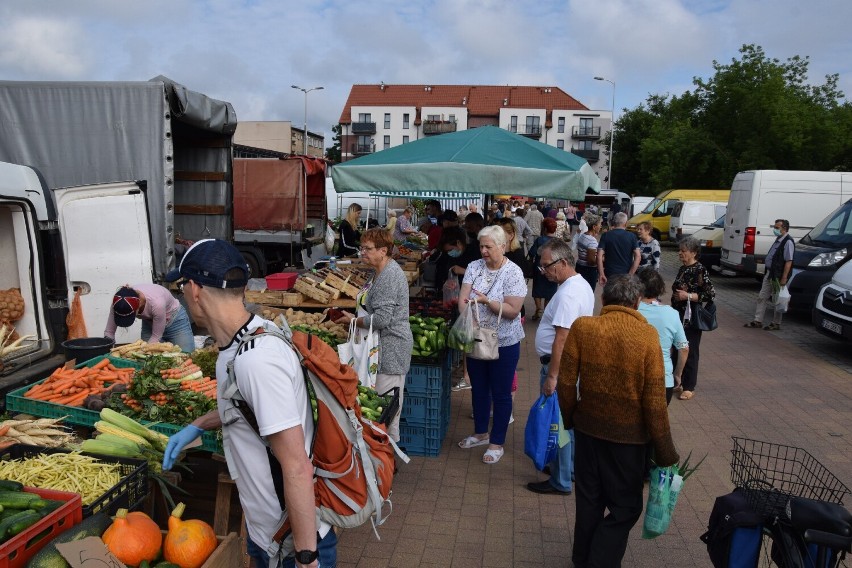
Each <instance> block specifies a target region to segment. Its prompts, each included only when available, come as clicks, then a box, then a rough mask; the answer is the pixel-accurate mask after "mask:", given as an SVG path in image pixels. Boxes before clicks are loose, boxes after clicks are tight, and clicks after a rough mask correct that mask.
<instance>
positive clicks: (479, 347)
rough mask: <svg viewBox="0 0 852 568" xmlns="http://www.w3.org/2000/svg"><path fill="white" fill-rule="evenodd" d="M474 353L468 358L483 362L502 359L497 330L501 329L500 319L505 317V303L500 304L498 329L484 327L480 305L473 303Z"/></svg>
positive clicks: (469, 354)
mask: <svg viewBox="0 0 852 568" xmlns="http://www.w3.org/2000/svg"><path fill="white" fill-rule="evenodd" d="M472 309H473V326H474V327H473V351H471V352H470V353H468V354H467V356H468V357H472V358H473V359H479V360H481V361H495V360H497V359H499V358H500V345H499V343H498V337H497V330H498V329H500V319H501V318H502V317H503V302H500V311H499V312H498V314H497V327H495V328H494V329H492V328H490V327H483V326H482V325H480V323H479V304H478V302H477V301H476V300H474V302H473V307H472Z"/></svg>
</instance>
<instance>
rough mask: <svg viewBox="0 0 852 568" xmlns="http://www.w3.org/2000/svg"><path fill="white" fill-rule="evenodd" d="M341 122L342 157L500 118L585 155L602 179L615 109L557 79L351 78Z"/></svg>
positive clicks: (498, 121) (509, 126)
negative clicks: (407, 81)
mask: <svg viewBox="0 0 852 568" xmlns="http://www.w3.org/2000/svg"><path fill="white" fill-rule="evenodd" d="M340 125H341V136H340V140H341V148H340V149H341V159H342V161H344V162H345V161H347V160H351V159H353V158H357V157H358V156H362V155H364V154H370V153H372V152H379V151H381V150H384V149H385V148H390V147H392V146H398V145H400V144H405V143H407V142H413V141H414V140H419V139H420V138H423V137H426V136H435V135H439V134H444V133H447V132H455V131H457V130H466V129H468V128H476V127H478V126H499V127H500V128H505V129H506V130H510V131H512V132H517V133H518V134H520V135H522V136H527V137H529V138H533V139H535V140H538V141H540V142H542V143H543V144H549V145H551V146H555V147H556V148H559V149H562V150H565V151H566V152H573V153H574V154H577V155H578V156H581V157H583V158H585V159H586V160H588V162H589V164H590V165H591V166H592V168H593V169H594V170H595V171H596V172H597V174H598V176H599V177H600V178H601V180H606V178H607V165H608V155H607V153H606V150H605V148H602V147H601V145H600V142H601V139H602V137H603V136H605V135H606V133H607V132H609V130H610V129H611V128H612V112H611V110H605V111H598V110H591V109H589V108H587V107H586V106H585V105H583V104H582V103H580V102H579V101H578V100H576V99H575V98H573V97H572V96H571V95H569V94H568V93H566V92H565V91H563V90H562V89H560V88H558V87H528V86H518V87H511V86H502V87H501V86H491V85H386V84H384V83H380V84H378V85H353V86H352V90H351V91H350V92H349V98H348V99H347V100H346V106H345V107H344V108H343V112H342V113H341V115H340ZM602 185H603V186H604V187H609V184H608V183H607V182H606V181H605V182H604V183H603V184H602Z"/></svg>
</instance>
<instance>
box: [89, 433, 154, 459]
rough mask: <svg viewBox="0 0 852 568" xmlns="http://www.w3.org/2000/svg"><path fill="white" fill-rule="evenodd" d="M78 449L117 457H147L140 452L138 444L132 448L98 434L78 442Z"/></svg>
mask: <svg viewBox="0 0 852 568" xmlns="http://www.w3.org/2000/svg"><path fill="white" fill-rule="evenodd" d="M80 449H81V450H83V451H84V452H89V453H92V454H101V455H105V456H114V457H118V458H134V459H143V460H147V459H148V456H146V455H145V454H144V453H143V452H142V450H141V448H140V447H139V446H138V445H137V446H136V447H135V449H134V448H131V447H129V446H127V445H126V444H122V443H117V442H115V441H114V440H103V439H102V436H98V437H97V438H92V439H90V440H83V443H82V444H80Z"/></svg>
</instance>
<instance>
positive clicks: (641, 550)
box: [338, 246, 852, 568]
mask: <svg viewBox="0 0 852 568" xmlns="http://www.w3.org/2000/svg"><path fill="white" fill-rule="evenodd" d="M677 267H678V260H677V256H676V251H675V249H674V247H668V246H666V247H664V250H663V265H662V274H663V276H664V278H665V279H666V282H667V284H669V285H670V284H671V281H672V279H673V278H674V275H675V274H676V271H677ZM712 279H713V283H714V285H715V287H716V292H717V297H716V298H717V304H718V307H719V309H718V320H719V328H718V329H717V330H715V331H713V332H708V333H705V334H704V337H703V339H702V345H701V362H700V372H699V382H698V387H697V389H696V391H695V393H696V394H695V397H694V398H693V399H692V400H690V401H680V400H677V399H675V400H673V401H672V403H671V405H670V407H669V415H670V422H671V428H672V434H673V437H674V440H675V442H676V444H677V447H678V450H679V452H680V453H681V456H682V457H684V456H686V455H687V454H688V453H689V452H692V455H693V463H695V461H696V459H697V458H701V457H703V456H705V455H706V459H705V461H704V463H703V464H702V465H701V467H700V469H699V471H698V472H697V473H696V474H695V475H693V476H692V477H691V478H689V479H688V480H687V482H686V484H685V486H684V489H683V491H682V493H681V496H680V498H679V500H678V504H677V508H676V509H675V513H674V518H673V521H672V524H671V526H670V528H669V530H668V532H667V533H666V534H665V535H663V536H661V537H658V538H656V539H654V540H643V539H642V538H641V525H642V520H641V519H640V520H639V522H638V523H637V525H636V527H635V528H634V530H633V531H632V533H631V537H630V541H629V544H628V550H627V553H626V555H625V557H624V563H623V565H624V566H637V567H638V566H642V567H644V566H648V567H652V566H653V567H660V566H671V567H683V566H711V564H710V561H709V558H708V557H707V552H706V548H705V546H704V544H703V543H702V542H701V541H700V540H699V536H700V535H701V534H702V533H703V532H704V531H705V530H706V526H707V520H708V518H709V516H710V510H711V509H712V506H713V501H714V499H715V498H716V497H717V496H719V495H723V494H726V493H728V492H730V491H731V490H732V489H733V483H732V481H731V465H730V464H731V450H732V447H733V442H732V440H731V437H732V436H738V437H743V438H748V439H754V440H760V441H765V442H770V443H774V444H784V445H789V446H796V447H802V448H805V449H807V451H809V452H810V453H811V454H812V455H813V457H814V458H816V459H817V460H818V461H819V462H821V463H822V464H824V465H825V466H826V467H827V468H828V470H830V471H831V472H833V474H834V475H836V476H837V477H838V478H839V479H840V481H841V482H843V483H845V484H846V486H852V404H850V403H852V374H850V370H852V349H850V348H849V347H850V346H849V345H847V344H844V343H840V342H837V341H835V340H832V339H831V338H828V337H825V336H823V335H821V334H819V333H818V332H817V331H816V330H815V329H814V328H813V326H812V325H811V324H810V316H809V315H797V314H792V315H788V316H786V317H785V318H784V321H783V324H782V329H781V330H780V331H777V332H769V331H763V330H762V329H747V328H744V327H743V324H744V323H746V322H748V321H750V320H751V319H752V317H753V315H754V314H753V310H754V301H755V298H756V296H757V292H758V289H759V283H758V282H757V281H755V280H754V279H753V278H741V277H726V276H722V275H720V274H713V275H712ZM599 295H600V291H598V297H599ZM527 302H528V303H527V310H528V311H529V310H530V308H531V306H532V300H531V299H529V298H528V300H527ZM529 313H532V311H529ZM769 317H770V315H769V314H768V313H767V317H766V319H767V320H768V319H769ZM535 328H536V322H532V321H531V320H529V319H528V320H527V322H526V325H525V330H526V333H527V338H526V339H525V340H524V342H523V343H522V346H521V347H522V350H521V361H520V363H519V365H518V383H519V388H518V392H517V395H516V399H515V422H514V424H512V425H511V426H510V427H509V434H508V437H507V440H506V445H505V449H506V454H505V456H504V457H503V459H502V460H501V461H500V462H499V463H497V464H495V465H486V464H483V463H482V461H481V458H482V453H483V451H484V448H481V447H480V448H474V449H472V450H463V449H460V448H459V447H458V446H457V445H456V444H457V442H458V441H459V440H461V439H463V438H464V437H465V436H467V435H469V434H471V433H472V432H473V430H472V428H473V421H472V420H471V419H470V412H471V410H470V408H471V406H470V404H471V403H470V391H469V390H468V391H458V392H454V393H453V394H452V398H451V421H450V427H449V432H448V434H447V436H446V438H445V439H444V440H443V444H442V446H441V451H440V454H439V455H438V456H437V457H414V458H412V460H411V463H409V464H407V465H403V466H401V467H400V471H399V474H398V475H397V476H396V478H395V480H394V488H393V496H392V499H393V512H392V513H391V515H390V517H389V518H388V520H387V522H386V523H385V524H384V525H383V526H381V527H379V535H380V536H381V540H377V539H376V537H375V535H374V534H373V529H372V527H371V526H370V525H369V523H367V524H366V525H363V526H361V527H359V528H357V529H351V530H346V531H344V532H343V534H342V535H341V537H340V544H339V548H338V559H339V566H341V567H346V568H348V567H359V568H368V567H370V568H373V567H375V568H383V567H409V566H442V567H446V566H453V567H478V566H483V567H510V566H530V567H532V566H536V567H541V566H545V567H570V566H572V563H571V560H570V557H571V546H572V539H573V527H574V498H573V496H555V495H538V494H534V493H531V492H530V491H529V490H528V489H527V488H526V484H527V482H529V481H539V480H542V479H544V476H543V475H541V474H540V473H538V472H536V471H535V469H534V468H533V466H532V463H531V461H530V460H529V458H527V457H526V456H525V455H524V452H523V445H524V425H525V422H526V415H527V414H528V410H527V409H529V408H530V406H531V404H532V402H533V401H534V400H535V398H536V397H537V396H538V390H539V388H538V372H539V363H538V360H537V357H536V354H535V349H534V347H533V340H534V337H535ZM809 481H813V482H816V481H819V480H817V479H810V480H809ZM850 502H852V499H850V498H848V497H847V499H846V505H847V507H848V506H849V505H850Z"/></svg>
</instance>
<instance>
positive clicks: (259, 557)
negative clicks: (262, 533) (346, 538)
mask: <svg viewBox="0 0 852 568" xmlns="http://www.w3.org/2000/svg"><path fill="white" fill-rule="evenodd" d="M317 552H319V559H318V562H317V564H318V565H319V566H320V567H321V568H336V567H337V534H336V533H335V532H334V527H332V528H330V529H329V530H328V534H326V535H325V536H324V537H323V538H322V540H320V541H318V542H317ZM246 553H248V555H249V556H251V558H252V560H254V565H255V566H256V567H258V568H266V567H267V566H269V555H268V554H267V553H266V551H264V550H262V549H261V548H260V547H259V546H258V545H256V544H255V543H254V542H253V541H252V540H251V538H250V537H249V538H247V539H246ZM279 566H281V567H283V568H294V567H295V566H296V559H295V558H293V557H292V556H289V557H287V558H285V559H284V561H283V562H281V563H280V564H279Z"/></svg>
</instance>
